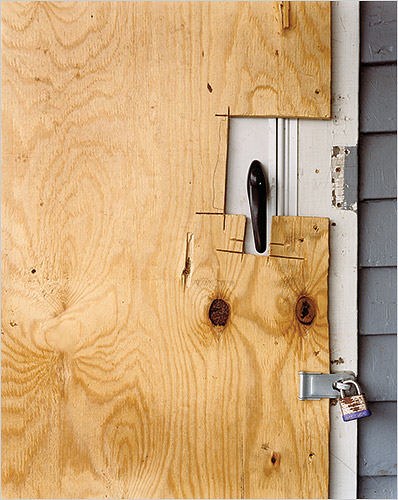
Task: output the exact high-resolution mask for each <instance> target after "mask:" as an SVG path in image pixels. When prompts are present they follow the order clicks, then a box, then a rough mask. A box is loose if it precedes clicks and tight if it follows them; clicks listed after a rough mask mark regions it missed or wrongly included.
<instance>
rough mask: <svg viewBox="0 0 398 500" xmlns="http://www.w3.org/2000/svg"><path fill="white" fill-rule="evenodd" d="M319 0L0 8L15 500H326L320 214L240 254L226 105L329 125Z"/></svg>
mask: <svg viewBox="0 0 398 500" xmlns="http://www.w3.org/2000/svg"><path fill="white" fill-rule="evenodd" d="M311 4H312V5H307V4H305V5H304V2H303V3H297V5H296V3H295V2H293V3H292V4H291V6H290V10H289V23H290V24H289V26H290V27H289V28H286V29H284V30H283V31H284V34H280V33H277V31H278V29H279V28H278V26H279V24H278V20H277V19H276V18H275V16H276V12H275V8H274V6H273V4H272V3H271V2H270V3H269V5H268V3H264V4H263V5H258V3H257V2H254V3H245V2H239V3H234V2H231V3H226V2H225V3H224V2H223V3H207V2H204V3H200V2H195V3H189V2H182V3H178V2H173V3H172V4H169V3H167V2H154V3H150V2H137V3H135V2H109V3H108V2H3V4H2V165H3V172H2V221H3V224H2V231H3V242H4V243H3V249H2V292H3V307H2V356H3V363H2V417H3V418H2V452H3V460H2V493H3V497H4V498H126V497H130V498H134V497H142V498H154V497H157V498H179V497H190V498H196V497H202V498H206V497H215V498H227V497H234V498H235V497H242V498H244V497H252V498H255V497H259V498H261V497H264V496H269V497H275V498H277V497H280V498H286V497H288V496H293V497H296V498H310V497H327V469H328V467H327V460H328V457H327V451H328V438H327V430H328V411H327V409H328V407H327V405H326V404H325V403H324V402H315V403H313V404H311V405H307V404H305V403H304V404H303V403H300V404H299V402H298V401H297V399H296V395H297V387H296V385H297V384H296V381H297V371H298V370H300V369H306V370H316V371H327V369H328V360H329V357H328V330H327V269H328V237H327V234H328V228H327V221H326V220H322V219H319V220H318V219H316V220H315V219H314V220H312V219H300V220H298V221H295V220H293V219H286V220H281V219H277V220H276V222H275V224H276V225H275V227H274V240H273V243H274V244H275V245H276V246H277V247H278V252H281V253H278V254H274V255H272V256H271V257H268V258H256V257H253V256H247V255H243V254H242V242H241V240H243V235H244V225H245V224H244V217H242V216H229V215H228V216H227V215H225V213H224V212H225V210H224V189H225V185H224V184H225V165H226V155H227V132H228V116H215V115H216V114H221V115H228V113H230V114H237V115H239V114H246V115H254V114H258V115H262V114H282V115H286V116H291V115H295V114H299V115H302V116H312V117H324V116H328V110H329V92H330V88H329V86H330V85H329V84H330V80H329V76H328V75H329V72H328V67H329V66H328V64H329V62H330V51H329V45H328V44H329V38H328V33H329V32H328V26H329V25H328V23H329V17H328V16H329V5H328V2H311ZM248 27H250V29H248ZM314 40H315V42H314ZM277 44H280V45H277ZM275 47H276V48H275ZM278 47H279V48H278ZM314 47H318V49H319V52H317V50H318V49H317V50H314ZM276 50H279V55H278V56H277V55H276V54H274V55H272V52H273V51H276ZM289 51H291V52H289ZM300 54H301V55H300ZM309 54H310V56H309ZM298 55H300V57H302V58H303V59H305V61H306V62H304V61H302V62H300V58H297V57H298ZM275 57H278V58H279V60H280V61H284V62H280V63H279V65H277V68H278V73H275V64H273V63H272V60H275ZM273 71H274V73H272V72H273ZM280 72H281V73H280ZM282 75H283V76H282ZM300 75H302V77H301V76H300ZM304 75H306V76H304ZM308 75H311V76H308ZM293 76H294V78H293ZM287 82H290V83H289V85H293V87H289V85H288V83H287ZM292 82H293V83H292ZM298 82H299V84H300V87H299V88H300V89H301V91H300V92H299V93H297V92H296V90H297V88H298V87H297V85H298ZM288 87H289V88H288ZM292 88H294V93H293V92H292ZM314 88H315V89H320V92H319V93H315V92H314ZM270 96H272V99H271V98H270ZM199 213H201V214H199ZM206 213H212V214H214V213H215V214H216V215H205V214H206ZM195 214H196V215H195ZM314 225H317V226H318V227H319V231H315V230H314V229H313V227H314ZM190 235H192V236H190ZM297 238H299V239H303V240H304V242H300V243H297V241H296V240H297ZM307 242H310V243H308V245H307ZM300 244H302V246H301V247H300ZM304 248H305V249H306V250H305V251H304V250H303V249H304ZM300 252H301V253H300ZM303 259H304V260H303ZM304 292H305V293H306V294H310V296H311V297H313V298H314V300H315V302H316V304H317V316H316V320H315V322H314V323H313V325H311V327H308V328H307V327H305V328H304V327H303V326H302V325H301V324H298V322H297V321H296V320H295V317H294V315H293V312H294V309H295V304H296V301H297V299H298V296H299V295H300V294H302V293H304ZM213 298H222V299H225V300H226V301H227V302H228V303H229V304H230V307H231V316H230V318H229V322H228V323H227V325H226V327H225V328H224V329H222V330H220V328H218V327H217V328H214V327H213V326H212V325H211V323H210V321H209V317H208V309H209V307H210V303H211V301H212V300H213ZM315 416H316V418H315ZM303 429H305V430H306V432H304V433H303Z"/></svg>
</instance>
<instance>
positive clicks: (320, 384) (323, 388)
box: [298, 372, 356, 401]
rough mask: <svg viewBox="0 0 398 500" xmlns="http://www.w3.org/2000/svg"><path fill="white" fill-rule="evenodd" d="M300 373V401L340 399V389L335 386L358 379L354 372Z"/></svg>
mask: <svg viewBox="0 0 398 500" xmlns="http://www.w3.org/2000/svg"><path fill="white" fill-rule="evenodd" d="M298 373H299V376H300V395H299V397H298V399H300V400H301V401H305V400H307V399H323V398H331V399H339V397H340V391H339V389H335V388H334V385H335V384H336V383H337V382H342V381H343V380H355V378H356V377H355V375H354V373H352V372H339V373H315V372H312V373H311V372H298ZM347 387H348V386H347ZM340 388H341V387H340Z"/></svg>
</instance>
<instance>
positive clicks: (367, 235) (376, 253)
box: [359, 200, 397, 267]
mask: <svg viewBox="0 0 398 500" xmlns="http://www.w3.org/2000/svg"><path fill="white" fill-rule="evenodd" d="M359 227H360V230H359V265H360V266H361V267H380V266H396V265H397V201H396V200H382V201H363V202H361V203H360V204H359Z"/></svg>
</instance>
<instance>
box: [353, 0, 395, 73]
mask: <svg viewBox="0 0 398 500" xmlns="http://www.w3.org/2000/svg"><path fill="white" fill-rule="evenodd" d="M396 60H397V3H396V2H361V62H362V63H378V62H391V61H396Z"/></svg>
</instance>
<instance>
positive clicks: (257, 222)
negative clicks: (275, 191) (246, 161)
mask: <svg viewBox="0 0 398 500" xmlns="http://www.w3.org/2000/svg"><path fill="white" fill-rule="evenodd" d="M247 195H248V197H249V205H250V214H251V218H252V225H253V234H254V243H255V246H256V250H257V252H259V253H264V252H265V250H266V248H267V183H266V180H265V176H264V172H263V169H262V167H261V163H260V162H259V161H258V160H254V161H253V162H252V163H251V165H250V167H249V173H248V176H247Z"/></svg>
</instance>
